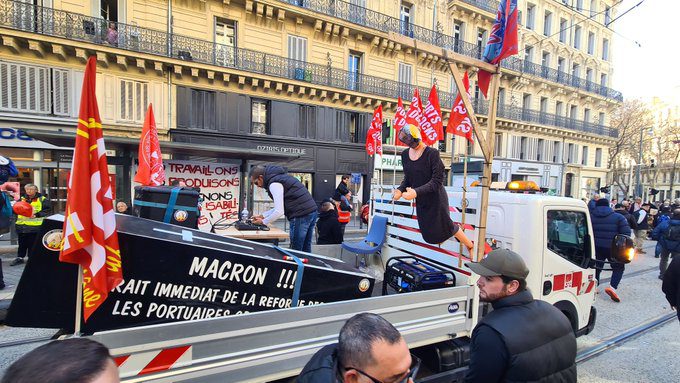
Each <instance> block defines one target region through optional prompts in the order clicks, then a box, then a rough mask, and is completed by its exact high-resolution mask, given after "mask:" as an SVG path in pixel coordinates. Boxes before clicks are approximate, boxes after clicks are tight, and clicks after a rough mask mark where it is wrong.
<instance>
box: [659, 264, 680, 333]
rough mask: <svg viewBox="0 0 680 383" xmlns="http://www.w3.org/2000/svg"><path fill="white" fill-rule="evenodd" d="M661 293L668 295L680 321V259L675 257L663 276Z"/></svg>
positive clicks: (667, 297)
mask: <svg viewBox="0 0 680 383" xmlns="http://www.w3.org/2000/svg"><path fill="white" fill-rule="evenodd" d="M661 291H663V293H664V294H666V299H667V300H668V303H670V304H671V307H672V308H673V309H674V310H676V312H677V313H678V320H680V311H679V309H680V257H673V261H672V262H671V264H670V265H669V266H668V269H666V272H665V273H664V274H663V284H662V285H661Z"/></svg>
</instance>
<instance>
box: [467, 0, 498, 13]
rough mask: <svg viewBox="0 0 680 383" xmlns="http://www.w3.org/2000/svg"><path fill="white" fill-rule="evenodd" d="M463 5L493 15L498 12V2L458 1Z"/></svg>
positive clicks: (485, 0) (481, 0)
mask: <svg viewBox="0 0 680 383" xmlns="http://www.w3.org/2000/svg"><path fill="white" fill-rule="evenodd" d="M460 1H462V2H463V3H468V4H470V5H474V6H475V7H477V8H479V9H483V10H485V11H487V12H491V13H493V14H494V15H495V14H496V12H498V0H460Z"/></svg>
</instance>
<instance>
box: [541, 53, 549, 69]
mask: <svg viewBox="0 0 680 383" xmlns="http://www.w3.org/2000/svg"><path fill="white" fill-rule="evenodd" d="M541 66H543V67H544V68H549V67H550V52H546V51H543V54H542V55H541Z"/></svg>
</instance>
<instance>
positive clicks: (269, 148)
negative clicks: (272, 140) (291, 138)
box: [255, 145, 307, 156]
mask: <svg viewBox="0 0 680 383" xmlns="http://www.w3.org/2000/svg"><path fill="white" fill-rule="evenodd" d="M255 149H256V150H259V151H263V152H273V153H286V154H299V155H301V156H304V155H306V154H307V148H291V147H289V146H277V145H257V147H256V148H255Z"/></svg>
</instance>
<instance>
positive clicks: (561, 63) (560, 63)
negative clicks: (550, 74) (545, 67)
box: [557, 57, 566, 73]
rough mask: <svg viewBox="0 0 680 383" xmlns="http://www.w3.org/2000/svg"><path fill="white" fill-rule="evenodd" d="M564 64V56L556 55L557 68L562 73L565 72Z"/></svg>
mask: <svg viewBox="0 0 680 383" xmlns="http://www.w3.org/2000/svg"><path fill="white" fill-rule="evenodd" d="M565 64H566V61H565V60H564V57H558V58H557V70H558V71H560V72H562V73H564V72H566V71H565V70H564V69H565V68H564V66H565Z"/></svg>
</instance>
